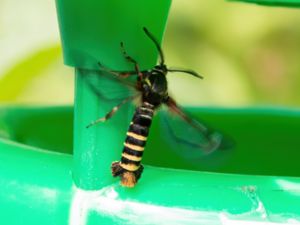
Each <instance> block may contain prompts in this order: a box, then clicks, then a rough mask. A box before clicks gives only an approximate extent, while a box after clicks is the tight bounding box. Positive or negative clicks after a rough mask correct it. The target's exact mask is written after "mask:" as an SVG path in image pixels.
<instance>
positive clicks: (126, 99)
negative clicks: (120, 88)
mask: <svg viewBox="0 0 300 225" xmlns="http://www.w3.org/2000/svg"><path fill="white" fill-rule="evenodd" d="M136 97H137V96H136V95H134V96H130V97H128V98H125V99H124V100H123V101H122V102H120V103H119V104H118V105H116V106H115V107H113V108H112V110H110V111H109V112H108V113H107V114H106V115H105V116H104V117H101V118H99V119H97V120H95V121H93V122H91V123H90V124H89V125H87V126H86V128H90V127H91V126H94V125H96V124H97V123H100V122H105V121H106V120H108V119H110V118H111V117H112V116H113V115H114V114H115V113H116V112H117V111H118V110H119V109H120V108H121V106H123V105H124V104H125V103H126V102H128V101H131V100H133V99H134V98H136Z"/></svg>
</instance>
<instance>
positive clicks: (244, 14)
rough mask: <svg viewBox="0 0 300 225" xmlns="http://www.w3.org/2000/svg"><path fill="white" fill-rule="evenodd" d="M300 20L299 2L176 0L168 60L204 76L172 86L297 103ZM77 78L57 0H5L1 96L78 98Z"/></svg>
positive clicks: (214, 99) (197, 96) (218, 97)
mask: <svg viewBox="0 0 300 225" xmlns="http://www.w3.org/2000/svg"><path fill="white" fill-rule="evenodd" d="M149 13H150V12H149ZM116 16H117V15H116ZM153 16H155V12H153ZM299 27H300V10H297V9H288V8H270V7H262V6H257V5H250V4H245V3H237V2H226V1H223V0H210V1H207V0H189V1H184V2H183V1H182V0H173V3H172V7H171V11H170V15H169V20H168V24H167V29H166V33H165V37H164V42H163V49H164V52H165V56H166V61H167V64H168V65H170V66H177V67H183V68H191V69H194V70H196V71H198V72H199V73H200V74H202V75H203V76H205V79H204V80H197V79H194V78H193V77H191V78H190V77H189V76H185V75H184V74H177V73H176V74H170V75H169V77H168V78H169V81H170V93H171V94H172V95H173V96H174V97H175V98H176V99H177V100H178V102H179V103H181V104H189V105H206V106H207V105H209V106H210V105H214V106H215V105H218V106H229V107H231V106H252V105H255V106H257V105H261V106H265V105H277V106H298V100H299V99H300V63H299V61H300V29H299ZM118 44H119V43H116V45H118ZM73 82H74V76H73V69H72V68H68V67H66V66H64V65H63V60H62V53H61V48H60V40H59V32H58V25H57V18H56V11H55V3H54V1H52V0H51V1H50V0H44V1H39V0H26V1H18V0H0V103H1V104H38V105H48V104H51V105H52V104H55V105H64V104H72V103H73ZM187 90H188V91H187Z"/></svg>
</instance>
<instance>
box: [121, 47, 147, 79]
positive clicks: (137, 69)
mask: <svg viewBox="0 0 300 225" xmlns="http://www.w3.org/2000/svg"><path fill="white" fill-rule="evenodd" d="M121 50H122V53H123V55H124V57H125V58H126V59H127V60H128V61H129V62H131V63H133V64H134V68H135V71H136V74H138V75H139V77H140V78H142V76H143V73H141V71H140V68H139V64H138V63H137V61H136V60H135V59H133V58H132V57H131V56H129V55H128V54H127V52H126V50H125V48H124V43H123V42H121Z"/></svg>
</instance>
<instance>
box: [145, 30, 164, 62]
mask: <svg viewBox="0 0 300 225" xmlns="http://www.w3.org/2000/svg"><path fill="white" fill-rule="evenodd" d="M143 29H144V31H145V33H146V35H147V36H148V37H149V38H150V39H151V40H152V41H153V43H154V44H155V46H156V48H157V51H158V53H159V56H160V63H159V64H160V65H164V64H165V58H164V54H163V52H162V50H161V47H160V45H159V43H158V41H157V40H156V38H155V37H154V36H153V34H151V33H150V32H149V31H148V29H147V28H146V27H143Z"/></svg>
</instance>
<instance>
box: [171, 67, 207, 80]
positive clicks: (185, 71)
mask: <svg viewBox="0 0 300 225" xmlns="http://www.w3.org/2000/svg"><path fill="white" fill-rule="evenodd" d="M168 71H169V72H182V73H187V74H191V75H192V76H194V77H198V78H200V79H203V77H202V76H201V75H199V74H198V73H196V72H195V71H193V70H186V69H177V68H176V69H175V68H173V69H172V68H171V69H168Z"/></svg>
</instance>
